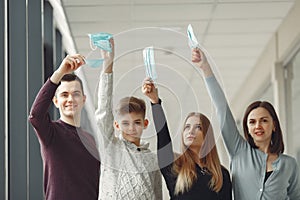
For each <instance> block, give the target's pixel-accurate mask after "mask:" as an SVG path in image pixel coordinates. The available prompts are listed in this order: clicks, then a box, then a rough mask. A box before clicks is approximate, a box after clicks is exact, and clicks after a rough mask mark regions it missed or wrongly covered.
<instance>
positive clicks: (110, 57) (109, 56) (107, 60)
mask: <svg viewBox="0 0 300 200" xmlns="http://www.w3.org/2000/svg"><path fill="white" fill-rule="evenodd" d="M109 42H110V44H111V50H112V51H111V52H109V51H105V50H103V49H101V50H100V51H101V56H102V58H103V59H104V62H103V70H104V72H105V73H111V72H112V67H113V61H114V57H115V43H114V39H113V38H111V39H110V40H109Z"/></svg>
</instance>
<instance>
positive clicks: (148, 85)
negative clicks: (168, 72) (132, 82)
mask: <svg viewBox="0 0 300 200" xmlns="http://www.w3.org/2000/svg"><path fill="white" fill-rule="evenodd" d="M142 92H143V94H144V95H146V96H147V97H148V98H149V99H150V101H151V103H153V104H156V103H158V102H159V97H158V90H157V88H156V87H155V86H154V83H153V81H152V80H151V78H149V77H147V78H145V79H144V81H143V86H142Z"/></svg>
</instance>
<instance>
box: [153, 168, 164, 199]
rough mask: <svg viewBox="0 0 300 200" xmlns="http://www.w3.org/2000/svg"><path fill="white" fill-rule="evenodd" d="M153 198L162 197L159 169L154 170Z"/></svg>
mask: <svg viewBox="0 0 300 200" xmlns="http://www.w3.org/2000/svg"><path fill="white" fill-rule="evenodd" d="M155 183H156V184H155V186H154V187H155V188H154V193H155V199H163V197H162V181H161V173H160V171H159V170H157V171H155Z"/></svg>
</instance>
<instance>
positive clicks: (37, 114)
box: [29, 54, 84, 145]
mask: <svg viewBox="0 0 300 200" xmlns="http://www.w3.org/2000/svg"><path fill="white" fill-rule="evenodd" d="M83 64H84V60H83V57H82V56H81V55H79V54H75V55H72V56H71V55H68V56H66V57H65V58H64V60H63V61H62V63H61V65H60V66H59V68H58V69H57V70H56V71H55V72H54V73H53V74H52V76H51V77H50V78H49V79H48V80H47V81H46V83H45V84H44V85H43V86H42V88H41V89H40V91H39V93H38V94H37V96H36V98H35V100H34V102H33V104H32V107H31V111H30V115H29V121H30V123H31V124H32V126H33V127H34V129H35V132H36V134H37V136H38V138H39V140H40V141H41V142H42V143H43V144H44V145H48V144H49V142H50V140H51V138H52V133H53V130H52V126H51V119H50V115H49V112H48V110H49V107H50V105H51V103H52V99H53V97H54V95H55V92H56V89H57V87H58V86H59V84H60V81H61V79H62V77H63V76H64V75H65V74H68V73H71V72H73V71H75V70H76V69H78V68H79V67H80V66H82V65H83Z"/></svg>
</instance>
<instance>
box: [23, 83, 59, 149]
mask: <svg viewBox="0 0 300 200" xmlns="http://www.w3.org/2000/svg"><path fill="white" fill-rule="evenodd" d="M57 87H58V85H56V84H54V83H52V82H51V81H50V79H48V80H47V81H46V83H45V84H44V85H43V86H42V88H41V89H40V91H39V92H38V94H37V96H36V98H35V100H34V102H33V104H32V107H31V110H30V114H29V117H28V120H29V122H30V123H31V125H32V126H33V128H34V130H35V133H36V135H37V137H38V138H39V141H40V142H41V143H42V144H43V145H45V146H47V145H49V143H50V142H51V138H52V137H53V134H54V130H53V129H54V128H53V126H52V121H51V119H50V115H49V111H48V110H49V107H50V105H51V104H52V99H53V97H54V95H55V91H56V89H57Z"/></svg>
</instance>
